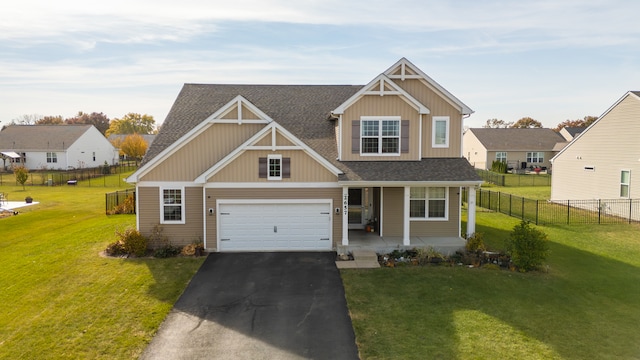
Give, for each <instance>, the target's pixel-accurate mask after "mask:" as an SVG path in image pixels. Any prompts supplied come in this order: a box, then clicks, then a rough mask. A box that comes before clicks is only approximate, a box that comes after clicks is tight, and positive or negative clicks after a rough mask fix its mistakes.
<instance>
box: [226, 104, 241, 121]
mask: <svg viewBox="0 0 640 360" xmlns="http://www.w3.org/2000/svg"><path fill="white" fill-rule="evenodd" d="M222 119H225V120H234V119H238V107H237V106H236V107H234V108H233V109H231V110H229V112H228V113H226V114H224V116H222Z"/></svg>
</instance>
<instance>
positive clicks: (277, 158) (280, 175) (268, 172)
mask: <svg viewBox="0 0 640 360" xmlns="http://www.w3.org/2000/svg"><path fill="white" fill-rule="evenodd" d="M271 160H278V161H279V162H280V173H279V175H278V176H271ZM267 180H282V155H279V154H274V155H267Z"/></svg>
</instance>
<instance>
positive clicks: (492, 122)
mask: <svg viewBox="0 0 640 360" xmlns="http://www.w3.org/2000/svg"><path fill="white" fill-rule="evenodd" d="M512 125H513V122H506V121H504V120H498V119H496V118H493V119H488V120H487V122H486V123H485V125H484V126H483V127H484V128H508V127H511V126H512Z"/></svg>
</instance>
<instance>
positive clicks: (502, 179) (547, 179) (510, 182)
mask: <svg viewBox="0 0 640 360" xmlns="http://www.w3.org/2000/svg"><path fill="white" fill-rule="evenodd" d="M476 173H478V175H479V176H480V177H481V178H482V180H483V181H485V182H489V183H492V184H496V185H498V186H551V174H547V173H540V174H537V173H535V172H533V173H529V174H499V173H496V172H493V171H488V170H481V169H476Z"/></svg>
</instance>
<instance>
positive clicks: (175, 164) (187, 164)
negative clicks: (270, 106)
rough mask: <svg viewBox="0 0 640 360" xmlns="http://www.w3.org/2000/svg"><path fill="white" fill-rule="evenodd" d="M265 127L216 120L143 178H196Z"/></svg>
mask: <svg viewBox="0 0 640 360" xmlns="http://www.w3.org/2000/svg"><path fill="white" fill-rule="evenodd" d="M263 127H264V125H263V124H243V125H238V124H214V125H212V126H211V127H210V128H208V129H207V130H205V131H204V132H203V133H202V134H200V135H199V136H198V137H196V138H195V139H193V140H192V141H190V142H189V143H188V144H186V145H185V146H183V147H182V148H181V149H179V150H178V151H177V152H176V153H174V154H173V155H171V156H170V157H169V158H167V159H166V160H164V161H163V162H162V163H161V164H159V165H158V166H157V167H156V168H154V169H153V170H151V171H150V172H149V173H148V174H145V175H144V176H143V177H142V179H141V181H192V180H194V179H195V178H196V177H198V176H199V175H200V174H202V173H203V172H205V171H206V170H207V169H209V168H210V167H211V166H213V165H214V164H215V163H217V162H218V161H220V160H221V159H222V158H223V157H224V156H226V155H227V154H229V153H230V152H231V151H233V150H234V149H236V148H237V147H238V146H240V145H241V144H242V143H243V142H245V141H246V140H248V139H249V138H250V137H251V136H253V135H254V134H256V133H257V132H258V131H259V130H260V129H262V128H263Z"/></svg>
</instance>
